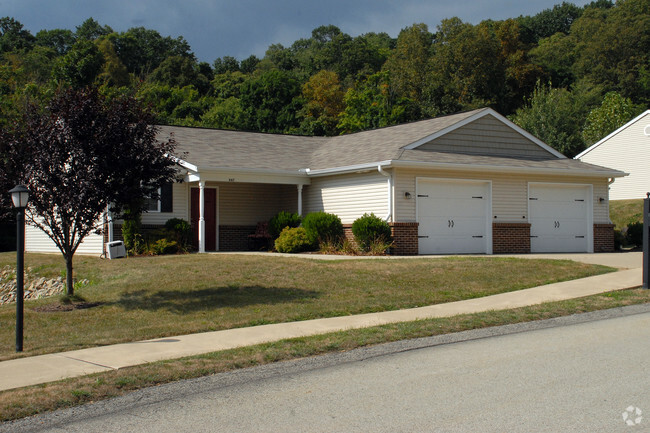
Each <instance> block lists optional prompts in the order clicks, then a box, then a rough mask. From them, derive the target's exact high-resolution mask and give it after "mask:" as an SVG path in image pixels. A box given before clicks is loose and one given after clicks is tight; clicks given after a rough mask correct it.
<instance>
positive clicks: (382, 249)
mask: <svg viewBox="0 0 650 433" xmlns="http://www.w3.org/2000/svg"><path fill="white" fill-rule="evenodd" d="M392 246H393V243H392V242H386V241H384V240H383V239H375V240H373V241H371V242H370V245H368V253H369V254H370V255H371V256H383V255H386V254H387V253H388V250H389V249H390V248H391V247H392Z"/></svg>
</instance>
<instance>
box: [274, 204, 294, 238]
mask: <svg viewBox="0 0 650 433" xmlns="http://www.w3.org/2000/svg"><path fill="white" fill-rule="evenodd" d="M300 222H301V218H300V215H298V214H297V213H291V212H286V211H281V212H278V213H277V214H276V215H275V216H274V217H273V218H271V220H270V221H269V229H268V230H269V235H270V236H271V239H277V238H278V236H280V233H282V230H284V228H285V227H298V226H299V225H300Z"/></svg>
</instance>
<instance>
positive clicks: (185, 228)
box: [165, 218, 192, 251]
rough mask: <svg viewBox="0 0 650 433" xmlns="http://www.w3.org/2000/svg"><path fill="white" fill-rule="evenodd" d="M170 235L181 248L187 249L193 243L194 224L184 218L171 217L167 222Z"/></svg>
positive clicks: (166, 228) (166, 227) (166, 226)
mask: <svg viewBox="0 0 650 433" xmlns="http://www.w3.org/2000/svg"><path fill="white" fill-rule="evenodd" d="M165 230H166V231H167V233H168V235H169V236H170V237H171V238H172V239H173V240H175V241H176V243H177V244H178V247H179V249H181V250H183V251H187V250H189V248H190V245H191V244H192V226H190V223H188V222H187V221H185V220H184V219H182V218H171V219H168V220H167V222H166V223H165Z"/></svg>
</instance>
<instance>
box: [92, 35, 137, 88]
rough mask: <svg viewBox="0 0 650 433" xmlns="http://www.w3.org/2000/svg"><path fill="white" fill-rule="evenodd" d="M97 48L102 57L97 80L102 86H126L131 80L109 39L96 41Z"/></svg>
mask: <svg viewBox="0 0 650 433" xmlns="http://www.w3.org/2000/svg"><path fill="white" fill-rule="evenodd" d="M97 48H98V49H99V51H100V53H101V54H102V58H103V59H104V65H103V68H102V72H101V73H100V74H99V76H98V80H99V81H100V82H101V83H102V84H103V85H104V86H109V87H124V86H128V85H129V84H130V82H131V77H130V76H129V71H127V69H126V66H124V64H123V63H122V61H121V60H120V58H119V57H118V56H117V53H116V52H115V47H114V46H113V44H112V43H111V41H110V40H108V39H102V40H100V41H98V42H97Z"/></svg>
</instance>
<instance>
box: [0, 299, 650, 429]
mask: <svg viewBox="0 0 650 433" xmlns="http://www.w3.org/2000/svg"><path fill="white" fill-rule="evenodd" d="M647 302H650V291H649V290H643V289H632V290H622V291H617V292H611V293H604V294H600V295H594V296H589V297H585V298H579V299H572V300H568V301H561V302H551V303H546V304H541V305H536V306H531V307H524V308H517V309H513V310H506V311H498V312H486V313H478V314H466V315H460V316H455V317H450V318H441V319H430V320H421V321H416V322H407V323H397V324H392V325H384V326H378V327H373V328H366V329H355V330H351V331H346V332H337V333H332V334H326V335H319V336H314V337H306V338H296V339H291V340H283V341H278V342H275V343H268V344H262V345H257V346H251V347H244V348H240V349H233V350H227V351H222V352H216V353H211V354H206V355H201V356H194V357H191V358H185V359H178V360H171V361H162V362H156V363H152V364H146V365H141V366H136V367H129V368H124V369H120V370H117V371H112V372H108V373H100V374H94V375H90V376H83V377H78V378H72V379H67V380H63V381H60V382H54V383H47V384H43V385H38V386H32V387H28V388H21V389H15V390H8V391H4V392H0V421H6V420H11V419H17V418H22V417H25V416H29V415H33V414H36V413H41V412H46V411H51V410H55V409H61V408H66V407H71V406H77V405H81V404H84V403H88V402H92V401H98V400H102V399H106V398H110V397H115V396H118V395H122V394H125V393H127V392H130V391H133V390H136V389H140V388H144V387H149V386H155V385H160V384H163V383H169V382H173V381H177V380H182V379H190V378H195V377H201V376H206V375H209V374H214V373H220V372H225V371H229V370H234V369H238V368H245V367H252V366H256V365H262V364H269V363H272V362H277V361H284V360H289V359H296V358H303V357H307V356H314V355H320V354H324V353H329V352H339V351H345V350H351V349H354V348H358V347H363V346H369V345H374V344H380V343H384V342H390V341H398V340H403V339H408V338H418V337H426V336H432V335H441V334H447V333H451V332H458V331H464V330H469V329H476V328H484V327H488V326H498V325H505V324H511V323H520V322H527V321H532V320H540V319H548V318H552V317H558V316H566V315H569V314H575V313H582V312H587V311H595V310H601V309H606V308H614V307H620V306H624V305H631V304H640V303H647Z"/></svg>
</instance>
